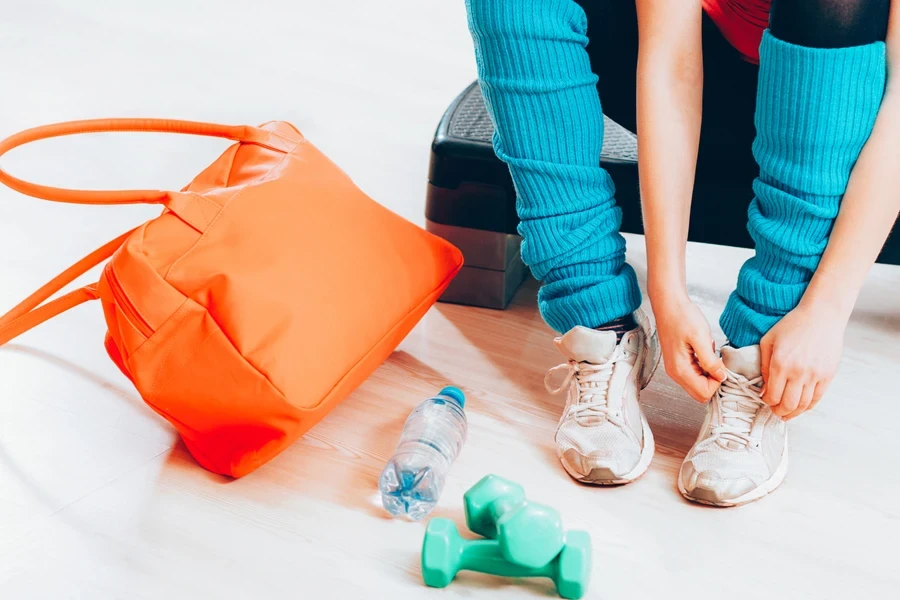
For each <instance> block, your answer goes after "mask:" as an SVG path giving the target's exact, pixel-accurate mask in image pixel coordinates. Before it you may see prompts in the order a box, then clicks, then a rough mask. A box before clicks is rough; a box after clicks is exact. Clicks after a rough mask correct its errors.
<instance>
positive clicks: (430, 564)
mask: <svg viewBox="0 0 900 600" xmlns="http://www.w3.org/2000/svg"><path fill="white" fill-rule="evenodd" d="M465 543H466V541H465V540H464V539H463V538H462V536H460V535H459V530H458V529H457V528H456V523H454V522H453V521H449V520H447V519H437V518H435V519H431V521H429V522H428V527H427V529H426V530H425V541H424V542H423V543H422V579H424V580H425V585H427V586H428V587H434V588H443V587H447V586H448V585H450V582H451V581H453V578H454V577H456V574H457V573H458V572H459V569H460V567H461V566H462V565H461V564H460V561H461V560H462V553H463V548H464V547H465Z"/></svg>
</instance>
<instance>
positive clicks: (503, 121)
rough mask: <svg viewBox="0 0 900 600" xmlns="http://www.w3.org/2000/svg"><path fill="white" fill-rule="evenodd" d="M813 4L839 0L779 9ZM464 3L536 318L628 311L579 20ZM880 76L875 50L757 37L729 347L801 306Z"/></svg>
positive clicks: (567, 321) (881, 58)
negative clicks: (532, 281)
mask: <svg viewBox="0 0 900 600" xmlns="http://www.w3.org/2000/svg"><path fill="white" fill-rule="evenodd" d="M614 1H616V0H614ZM617 1H624V0H617ZM814 1H819V2H831V3H836V2H838V1H843V2H850V1H851V0H781V4H784V5H793V6H794V7H802V6H804V5H808V4H809V3H810V2H814ZM871 1H872V2H880V3H882V4H885V3H886V2H887V0H871ZM777 4H778V0H776V7H777ZM885 5H886V4H885ZM467 7H468V10H469V25H470V29H471V32H472V37H473V39H474V42H475V55H476V60H477V63H478V73H479V81H480V83H481V88H482V92H483V94H484V96H485V100H486V104H487V106H488V110H489V112H490V114H491V117H492V119H493V120H494V124H495V127H496V133H495V137H494V147H495V150H496V152H497V155H498V156H499V157H500V158H501V159H502V160H503V161H504V162H506V163H507V165H508V166H509V169H510V173H511V174H512V178H513V182H514V183H515V185H516V191H517V210H518V213H519V217H520V220H521V224H520V226H519V231H520V233H521V234H522V236H523V239H524V241H523V250H522V256H523V258H524V260H525V262H526V263H527V264H528V265H529V266H530V267H531V269H532V272H533V273H534V275H535V277H537V278H538V279H540V280H542V281H543V283H544V285H543V286H542V287H541V290H540V292H539V295H538V303H539V306H540V310H541V313H542V315H543V317H544V319H545V320H546V321H547V323H548V324H549V325H550V326H551V327H553V328H554V329H556V330H557V331H560V332H563V331H567V330H568V329H571V328H572V327H574V326H576V325H584V326H587V327H597V326H600V325H602V324H604V323H607V322H609V321H611V320H614V319H616V318H618V317H621V316H624V315H626V314H628V313H630V312H632V311H634V310H635V309H636V308H637V307H638V306H639V305H640V303H641V293H640V290H639V288H638V283H637V277H636V275H635V273H634V270H633V269H632V268H631V267H630V266H629V265H628V264H627V263H626V262H625V242H624V239H623V238H622V236H621V235H620V234H619V225H620V223H621V212H620V210H619V208H618V207H617V206H616V204H615V198H614V196H615V187H614V185H613V182H612V180H611V178H610V177H609V174H608V173H607V172H606V171H605V170H604V169H602V168H601V167H600V166H599V160H600V149H601V147H602V142H603V119H602V110H601V106H600V98H599V97H598V94H597V90H596V84H597V77H596V76H595V75H594V73H593V72H592V71H591V67H590V61H589V58H588V54H587V52H586V50H585V48H586V46H587V43H588V31H587V27H588V23H587V19H586V16H585V13H584V11H583V10H582V8H581V7H580V6H579V5H578V4H577V3H576V2H574V1H573V0H542V1H541V2H525V1H521V0H467ZM788 8H790V7H788ZM782 14H785V15H791V14H792V13H791V11H789V10H786V9H785V10H782ZM794 14H796V11H795V13H794ZM842 14H845V13H842ZM779 18H784V19H786V17H779ZM879 18H882V16H879ZM886 18H887V15H886V11H885V14H884V15H883V19H884V21H885V23H886ZM773 29H775V31H776V32H778V31H779V29H778V28H776V27H773ZM781 35H782V37H788V36H786V35H785V34H783V33H782V34H781ZM796 41H797V42H802V41H803V40H796ZM610 60H615V57H610ZM885 78H886V60H885V45H884V43H883V42H881V41H874V42H870V43H865V44H862V45H854V46H852V47H841V48H830V49H824V48H813V47H808V46H801V45H798V43H791V42H789V41H785V40H784V39H779V38H777V37H775V35H773V34H772V33H771V32H766V34H765V36H764V38H763V42H762V45H761V48H760V70H759V83H758V88H757V106H756V118H755V124H756V130H757V137H756V140H755V141H754V143H753V156H754V158H755V159H756V162H757V163H758V165H759V177H757V178H756V180H755V181H754V183H753V190H754V193H755V194H756V197H755V198H754V200H753V202H752V203H751V206H750V210H749V230H750V234H751V236H752V237H753V239H754V241H755V243H756V254H755V256H754V257H753V258H751V259H750V260H748V261H747V262H746V263H745V264H744V266H743V267H742V268H741V271H740V274H739V276H738V284H737V289H736V291H735V292H734V294H732V296H731V297H730V299H729V301H728V304H727V305H726V307H725V311H724V313H723V315H722V319H721V325H722V328H723V330H724V331H725V334H726V335H727V336H728V338H729V340H730V341H731V342H732V344H734V345H736V346H744V345H750V344H756V343H759V340H760V338H761V337H762V336H763V335H764V334H765V333H766V332H767V331H768V330H769V329H770V328H771V327H772V326H773V325H774V324H775V323H776V322H777V321H778V320H779V319H780V318H781V317H782V316H784V315H785V314H787V313H788V312H789V311H790V310H792V309H793V308H794V307H795V306H796V305H797V303H798V302H799V300H800V298H801V296H802V294H803V292H804V290H805V289H806V286H807V285H808V283H809V281H810V279H811V278H812V275H813V273H814V272H815V269H816V267H817V266H818V263H819V259H820V258H821V255H822V252H823V251H824V249H825V245H826V244H827V242H828V236H829V234H830V231H831V228H832V226H833V223H834V219H835V218H836V217H837V212H838V208H839V206H840V201H841V198H842V196H843V194H844V191H845V190H846V187H847V183H848V181H849V177H850V171H851V169H852V168H853V165H854V163H855V161H856V159H857V158H858V156H859V153H860V151H861V149H862V147H863V145H864V144H865V142H866V140H867V139H868V137H869V134H870V133H871V130H872V126H873V125H874V121H875V117H876V114H877V112H878V108H879V106H880V103H881V98H882V96H883V94H884V86H885ZM727 109H728V107H727V106H726V107H717V110H727ZM723 201H727V199H723Z"/></svg>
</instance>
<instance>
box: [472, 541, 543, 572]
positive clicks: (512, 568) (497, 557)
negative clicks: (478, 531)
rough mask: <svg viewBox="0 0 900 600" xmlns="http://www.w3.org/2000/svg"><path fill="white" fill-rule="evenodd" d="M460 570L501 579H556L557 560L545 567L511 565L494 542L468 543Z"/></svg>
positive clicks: (498, 545)
mask: <svg viewBox="0 0 900 600" xmlns="http://www.w3.org/2000/svg"><path fill="white" fill-rule="evenodd" d="M460 553H461V556H460V561H459V565H460V567H459V570H460V571H476V572H478V573H487V574H488V575H499V576H500V577H549V578H550V579H554V580H555V579H556V562H557V561H556V559H553V560H552V561H550V562H549V563H548V564H546V565H544V566H543V567H538V568H536V569H535V568H530V567H523V566H521V565H517V564H515V563H511V562H509V561H508V560H506V559H505V558H503V555H502V554H501V552H500V544H499V543H498V542H496V541H494V540H471V541H467V542H466V543H465V545H464V546H463V548H462V550H461V551H460Z"/></svg>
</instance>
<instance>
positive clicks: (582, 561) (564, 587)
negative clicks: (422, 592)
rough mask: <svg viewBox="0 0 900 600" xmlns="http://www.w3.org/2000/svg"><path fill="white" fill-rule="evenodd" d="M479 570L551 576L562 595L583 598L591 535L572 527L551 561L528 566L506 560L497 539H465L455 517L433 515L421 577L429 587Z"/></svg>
mask: <svg viewBox="0 0 900 600" xmlns="http://www.w3.org/2000/svg"><path fill="white" fill-rule="evenodd" d="M463 570H466V571H477V572H479V573H488V574H491V575H499V576H502V577H548V578H550V579H552V580H553V582H554V583H555V584H556V589H557V591H558V592H559V595H560V596H562V597H563V598H573V599H577V598H581V597H582V596H583V595H584V593H585V592H586V591H587V586H588V583H589V581H590V575H591V539H590V536H589V535H588V534H587V533H586V532H583V531H570V532H569V533H568V534H567V535H566V545H565V546H564V547H563V549H562V551H561V552H560V553H559V555H558V556H557V557H556V558H555V559H553V560H552V561H551V562H550V563H548V564H546V565H544V566H542V567H538V568H529V567H523V566H521V565H517V564H514V563H511V562H509V561H508V560H506V559H505V558H504V557H503V555H502V554H501V553H500V545H499V542H497V541H494V540H464V539H463V538H462V537H461V536H460V535H459V531H458V530H457V528H456V524H455V523H453V521H450V520H447V519H432V520H431V522H429V523H428V528H427V530H426V532H425V541H424V543H423V544H422V577H423V579H424V581H425V584H426V585H428V586H430V587H438V588H442V587H446V586H448V585H449V584H450V582H451V581H453V579H454V578H455V577H456V574H457V573H458V572H459V571H463Z"/></svg>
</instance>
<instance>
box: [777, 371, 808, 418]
mask: <svg viewBox="0 0 900 600" xmlns="http://www.w3.org/2000/svg"><path fill="white" fill-rule="evenodd" d="M803 387H804V386H803V382H802V381H798V380H796V379H791V380H788V382H787V384H786V385H785V386H784V393H783V394H782V395H781V402H779V403H778V406H774V407H772V412H774V413H775V414H776V415H778V416H779V417H786V416H787V415H789V414H791V413H792V412H794V411H795V410H797V407H798V406H800V398H801V397H802V395H803Z"/></svg>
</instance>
